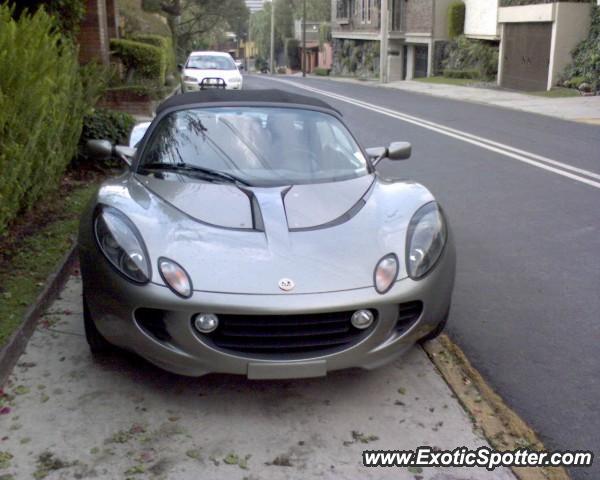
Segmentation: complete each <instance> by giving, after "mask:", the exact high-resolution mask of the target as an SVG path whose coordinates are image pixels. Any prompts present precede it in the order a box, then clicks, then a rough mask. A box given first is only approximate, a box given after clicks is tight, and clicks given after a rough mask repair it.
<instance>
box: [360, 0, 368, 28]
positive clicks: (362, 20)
mask: <svg viewBox="0 0 600 480" xmlns="http://www.w3.org/2000/svg"><path fill="white" fill-rule="evenodd" d="M366 10H367V0H360V23H365V20H366V19H367V12H366Z"/></svg>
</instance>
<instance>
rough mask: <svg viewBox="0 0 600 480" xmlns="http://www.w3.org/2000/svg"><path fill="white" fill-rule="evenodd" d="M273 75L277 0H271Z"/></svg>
mask: <svg viewBox="0 0 600 480" xmlns="http://www.w3.org/2000/svg"><path fill="white" fill-rule="evenodd" d="M269 67H270V70H271V75H273V74H274V73H275V0H271V63H270V65H269Z"/></svg>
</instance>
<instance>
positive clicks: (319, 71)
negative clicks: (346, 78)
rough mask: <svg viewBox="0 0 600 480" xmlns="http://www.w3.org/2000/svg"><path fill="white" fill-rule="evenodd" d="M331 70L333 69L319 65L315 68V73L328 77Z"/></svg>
mask: <svg viewBox="0 0 600 480" xmlns="http://www.w3.org/2000/svg"><path fill="white" fill-rule="evenodd" d="M330 71H331V69H330V68H323V67H317V68H315V69H314V74H315V75H319V76H321V77H326V76H328V75H329V72H330Z"/></svg>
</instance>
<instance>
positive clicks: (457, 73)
mask: <svg viewBox="0 0 600 480" xmlns="http://www.w3.org/2000/svg"><path fill="white" fill-rule="evenodd" d="M443 75H444V77H448V78H472V79H477V78H479V77H480V75H479V70H473V69H466V70H454V69H451V68H446V69H445V70H444V73H443Z"/></svg>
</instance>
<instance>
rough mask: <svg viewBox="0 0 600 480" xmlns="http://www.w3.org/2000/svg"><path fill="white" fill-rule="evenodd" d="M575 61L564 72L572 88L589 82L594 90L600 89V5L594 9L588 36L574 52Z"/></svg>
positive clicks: (564, 77) (564, 76)
mask: <svg viewBox="0 0 600 480" xmlns="http://www.w3.org/2000/svg"><path fill="white" fill-rule="evenodd" d="M572 56H573V62H572V63H571V65H569V66H568V67H567V68H566V69H565V72H564V74H563V79H564V80H567V81H569V82H570V84H569V85H566V86H570V87H572V88H578V87H579V85H581V84H582V83H587V84H589V86H590V89H591V90H592V91H598V90H600V6H596V5H595V6H594V7H593V10H592V24H591V26H590V32H589V34H588V38H586V39H585V40H584V41H582V42H580V43H579V44H578V45H577V47H575V49H574V50H573V52H572Z"/></svg>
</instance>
